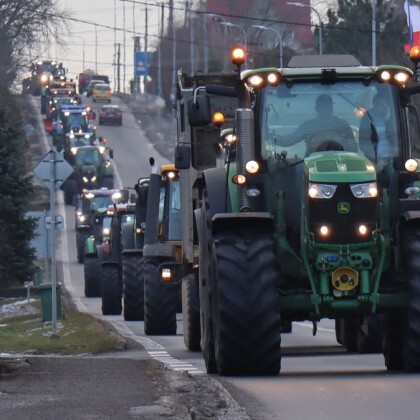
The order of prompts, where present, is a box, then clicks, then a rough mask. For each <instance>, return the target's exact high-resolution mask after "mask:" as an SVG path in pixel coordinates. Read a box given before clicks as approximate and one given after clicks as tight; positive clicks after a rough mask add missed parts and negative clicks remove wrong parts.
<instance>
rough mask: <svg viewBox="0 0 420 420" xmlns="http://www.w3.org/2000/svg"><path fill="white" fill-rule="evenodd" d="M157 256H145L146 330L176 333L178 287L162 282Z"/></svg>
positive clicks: (165, 333)
mask: <svg viewBox="0 0 420 420" xmlns="http://www.w3.org/2000/svg"><path fill="white" fill-rule="evenodd" d="M160 262H161V261H159V259H157V258H144V332H145V334H146V335H175V334H176V308H177V304H178V293H177V288H176V287H175V286H174V285H172V284H162V283H161V281H160V278H159V264H160Z"/></svg>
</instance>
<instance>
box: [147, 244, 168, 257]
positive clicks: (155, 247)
mask: <svg viewBox="0 0 420 420" xmlns="http://www.w3.org/2000/svg"><path fill="white" fill-rule="evenodd" d="M143 256H144V257H164V258H174V245H173V244H172V243H162V242H157V243H154V244H147V245H144V247H143Z"/></svg>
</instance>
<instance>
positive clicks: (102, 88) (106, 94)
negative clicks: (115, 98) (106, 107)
mask: <svg viewBox="0 0 420 420" xmlns="http://www.w3.org/2000/svg"><path fill="white" fill-rule="evenodd" d="M111 98H112V90H111V88H110V87H109V85H107V84H105V83H98V84H97V85H95V87H94V88H93V91H92V100H93V102H96V101H106V102H111Z"/></svg>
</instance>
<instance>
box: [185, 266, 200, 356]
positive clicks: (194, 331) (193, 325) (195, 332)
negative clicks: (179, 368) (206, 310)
mask: <svg viewBox="0 0 420 420" xmlns="http://www.w3.org/2000/svg"><path fill="white" fill-rule="evenodd" d="M182 323H183V327H184V343H185V346H186V347H187V349H188V350H190V351H200V350H201V346H200V340H201V331H200V296H199V293H198V275H197V273H192V274H189V275H188V276H186V277H184V278H183V279H182Z"/></svg>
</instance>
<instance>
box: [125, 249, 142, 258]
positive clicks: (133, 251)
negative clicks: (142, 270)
mask: <svg viewBox="0 0 420 420" xmlns="http://www.w3.org/2000/svg"><path fill="white" fill-rule="evenodd" d="M122 255H123V256H124V255H131V256H135V257H142V256H143V250H142V249H134V248H133V249H124V250H123V252H122Z"/></svg>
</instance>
